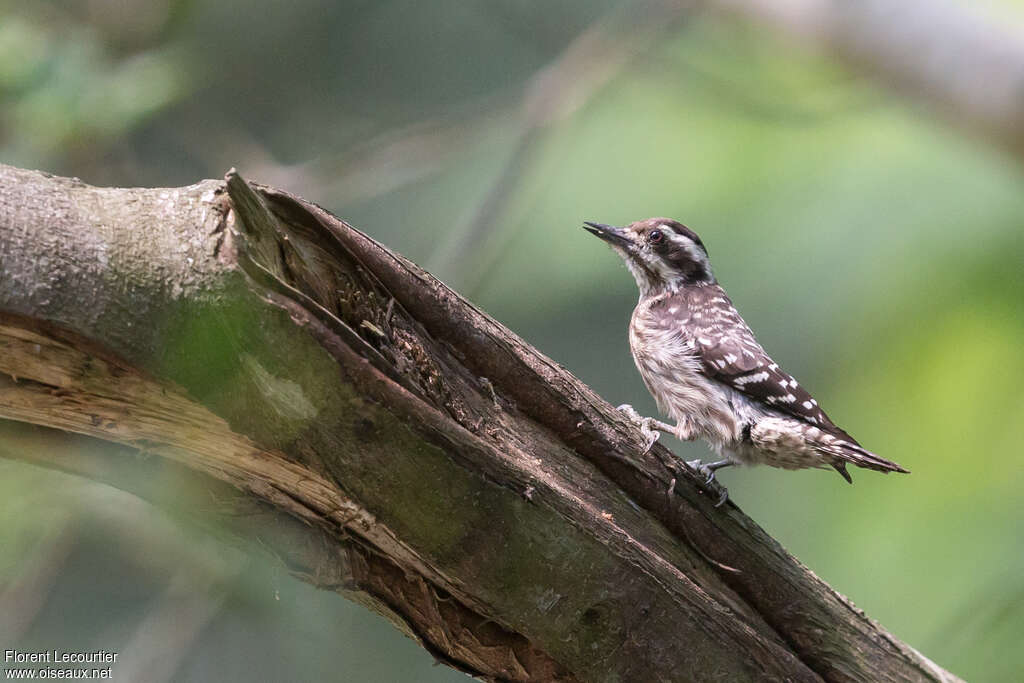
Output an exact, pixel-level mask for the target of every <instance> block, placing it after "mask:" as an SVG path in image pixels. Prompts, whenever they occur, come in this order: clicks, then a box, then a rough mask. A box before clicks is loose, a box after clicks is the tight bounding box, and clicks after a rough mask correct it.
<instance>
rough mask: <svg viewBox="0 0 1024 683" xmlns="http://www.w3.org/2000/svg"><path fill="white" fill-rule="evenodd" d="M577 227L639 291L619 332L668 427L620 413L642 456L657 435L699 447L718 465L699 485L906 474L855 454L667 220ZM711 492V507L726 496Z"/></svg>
mask: <svg viewBox="0 0 1024 683" xmlns="http://www.w3.org/2000/svg"><path fill="white" fill-rule="evenodd" d="M584 226H585V227H584V229H585V230H588V231H590V232H591V233H593V234H594V235H597V236H598V237H600V238H601V239H602V240H604V241H605V242H607V243H608V244H609V245H610V246H611V247H612V249H614V250H615V251H616V252H618V254H619V256H621V257H622V259H623V260H624V261H625V262H626V266H627V267H628V268H629V271H630V272H631V273H632V274H633V277H634V278H635V279H636V284H637V286H639V288H640V301H639V303H638V304H637V306H636V308H635V309H634V310H633V317H632V318H631V319H630V322H629V346H630V350H631V351H632V353H633V360H634V361H635V362H636V366H637V368H638V369H639V370H640V375H641V377H643V380H644V384H646V385H647V389H648V391H650V392H651V394H652V395H653V396H654V399H655V401H657V404H658V409H659V410H660V411H661V412H662V413H665V414H667V415H668V416H669V417H671V418H672V419H673V420H674V421H675V423H676V424H675V426H672V425H669V424H665V423H664V422H659V421H658V420H655V419H653V418H649V417H647V418H642V417H640V416H639V415H638V414H637V413H636V411H635V410H633V408H632V407H631V406H628V405H624V406H620V407H619V408H620V409H621V410H623V411H624V412H626V413H627V414H628V415H629V416H630V417H631V418H632V419H633V420H634V421H635V422H637V424H638V425H639V426H640V428H641V429H642V430H643V432H644V434H645V435H646V436H647V437H648V439H649V440H648V446H647V447H648V448H650V447H651V446H653V445H654V442H655V441H657V439H658V436H659V432H661V431H663V432H669V433H671V434H674V435H675V436H677V437H678V438H680V439H682V440H684V441H689V440H692V439H696V438H698V437H700V438H703V439H705V440H706V441H707V442H708V443H709V444H710V445H711V448H712V450H714V451H715V453H717V454H718V456H719V457H720V458H721V459H720V460H718V461H717V462H712V463H708V464H702V463H701V462H700V461H699V460H695V461H693V462H691V463H689V464H690V465H691V466H693V467H695V468H697V469H699V470H700V471H701V472H702V473H703V474H704V476H705V477H706V480H705V481H706V483H707V484H711V483H712V482H713V481H714V478H715V472H716V470H718V469H720V468H722V467H727V466H729V465H740V464H742V465H753V464H765V465H771V466H773V467H782V468H785V469H802V468H805V467H827V466H832V467H834V468H835V469H836V470H837V471H838V472H839V474H841V475H842V476H843V478H844V479H846V481H848V482H850V483H853V480H852V479H851V477H850V474H849V472H847V471H846V465H847V463H852V464H854V465H857V466H859V467H866V468H868V469H872V470H878V471H880V472H907V471H908V470H905V469H903V468H902V467H900V466H899V465H897V464H896V463H894V462H890V461H888V460H885V459H884V458H880V457H879V456H877V455H875V454H874V453H872V452H870V451H868V450H865V449H864V448H862V447H861V445H860V444H858V443H857V441H856V440H854V438H853V437H852V436H850V435H849V434H847V433H846V432H844V431H843V430H842V429H840V428H839V427H837V426H836V425H835V424H834V423H833V422H832V420H830V419H829V417H828V416H827V415H826V414H825V412H824V411H823V410H822V409H821V407H820V406H819V405H818V402H817V401H816V400H814V398H812V397H811V395H810V394H809V393H808V392H807V390H806V389H804V388H803V387H802V386H800V384H799V383H797V381H796V380H795V379H793V378H792V377H791V376H790V375H788V374H786V373H785V372H784V371H783V370H782V369H781V368H779V366H778V364H777V363H775V362H774V361H773V360H772V359H771V358H770V357H769V356H768V354H767V353H765V351H764V349H762V348H761V345H760V344H758V343H757V340H756V339H755V338H754V334H753V332H751V331H750V328H749V327H748V326H747V324H746V322H744V320H743V318H742V317H740V314H739V313H738V312H737V311H736V309H735V308H734V307H733V305H732V301H730V300H729V297H728V296H727V295H726V293H725V290H723V289H722V288H721V287H720V286H719V285H718V282H717V280H715V276H714V275H713V274H712V272H711V263H710V261H709V260H708V252H707V249H705V248H704V244H703V242H701V240H700V237H698V236H697V234H696V233H694V232H693V231H692V230H690V229H689V228H687V227H686V226H684V225H682V224H681V223H679V222H677V221H674V220H671V219H668V218H649V219H647V220H645V221H637V222H636V223H632V224H630V225H629V226H627V227H625V228H617V227H613V226H610V225H603V224H601V223H590V222H585V223H584ZM721 491H722V497H721V499H720V500H719V501H718V504H719V505H720V504H721V503H723V502H725V500H726V497H727V495H728V494H727V492H726V491H725V489H721Z"/></svg>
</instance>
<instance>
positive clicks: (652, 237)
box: [647, 230, 665, 244]
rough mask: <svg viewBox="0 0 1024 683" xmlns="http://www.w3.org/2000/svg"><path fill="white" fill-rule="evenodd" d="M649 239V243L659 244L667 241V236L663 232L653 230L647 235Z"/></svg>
mask: <svg viewBox="0 0 1024 683" xmlns="http://www.w3.org/2000/svg"><path fill="white" fill-rule="evenodd" d="M647 239H648V241H650V243H651V244H657V243H658V242H660V241H662V240H663V239H665V235H664V234H663V233H662V232H661V230H651V231H650V232H649V233H647Z"/></svg>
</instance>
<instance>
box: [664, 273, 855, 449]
mask: <svg viewBox="0 0 1024 683" xmlns="http://www.w3.org/2000/svg"><path fill="white" fill-rule="evenodd" d="M701 290H703V291H699V292H697V293H696V296H695V295H694V293H692V292H691V293H690V294H688V295H686V296H687V301H686V302H685V304H686V305H685V306H678V307H676V310H677V311H678V312H679V313H682V314H683V316H682V318H681V319H678V321H677V322H676V324H679V325H680V326H681V328H682V332H683V334H684V335H686V336H687V337H689V340H690V342H691V343H690V347H691V348H692V349H693V352H694V353H695V354H696V356H697V357H698V358H699V360H700V363H701V366H702V368H703V370H704V373H705V374H706V375H707V376H708V377H710V378H712V379H714V380H716V381H718V382H721V383H722V384H725V385H726V386H729V387H732V388H733V389H735V390H736V391H739V392H740V393H742V394H744V395H745V396H747V397H749V398H751V399H753V400H755V401H758V402H759V403H762V404H763V405H765V406H766V407H769V408H772V409H774V410H778V411H779V412H782V413H786V414H788V415H792V416H793V417H796V418H799V419H801V420H803V421H805V422H808V423H810V424H813V425H815V426H817V427H820V428H821V429H822V430H824V431H826V432H830V433H832V434H834V435H835V436H838V437H840V438H842V439H844V440H847V441H849V442H850V443H851V444H854V445H856V444H857V442H856V441H855V440H854V439H853V437H851V436H850V435H849V434H847V433H846V432H844V431H843V430H841V429H840V428H839V427H837V426H836V425H835V423H833V422H832V420H830V419H829V417H828V415H826V414H825V412H824V411H823V410H822V409H821V408H820V407H819V406H818V402H817V401H816V400H815V399H814V397H812V396H811V394H810V393H809V392H808V391H807V390H806V389H804V388H803V387H802V386H801V385H800V383H799V382H797V381H796V380H795V379H793V377H792V376H791V375H789V374H788V373H786V372H785V371H784V370H782V368H780V367H779V365H778V363H776V362H775V361H773V360H772V359H771V357H770V356H769V355H768V354H767V353H766V352H765V350H764V349H763V348H761V345H760V344H758V343H757V339H755V338H754V333H753V332H751V330H750V327H749V326H747V323H746V322H744V320H743V318H742V317H740V314H739V313H738V312H737V311H736V309H735V308H734V307H733V305H732V302H731V301H730V300H729V297H728V296H726V294H725V292H724V291H723V290H722V289H721V288H720V287H718V286H717V285H713V286H709V287H703V288H701ZM666 303H667V304H668V309H667V310H671V309H672V308H673V306H672V303H671V301H667V302H666Z"/></svg>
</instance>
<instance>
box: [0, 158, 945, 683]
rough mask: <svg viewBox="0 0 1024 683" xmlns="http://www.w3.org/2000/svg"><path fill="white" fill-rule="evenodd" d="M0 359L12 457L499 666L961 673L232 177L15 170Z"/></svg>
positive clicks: (321, 217) (937, 677)
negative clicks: (234, 546)
mask: <svg viewBox="0 0 1024 683" xmlns="http://www.w3.org/2000/svg"><path fill="white" fill-rule="evenodd" d="M0 374H2V378H0V417H3V418H6V419H7V420H11V421H14V422H8V423H5V424H4V426H3V429H2V431H0V455H2V456H4V457H16V458H23V459H27V460H30V461H33V462H37V463H39V464H41V465H45V466H49V467H56V468H60V469H63V470H66V471H70V472H75V473H78V474H81V475H82V476H86V477H89V478H92V479H97V480H100V481H105V482H108V483H110V484H112V485H114V486H118V487H121V488H123V489H125V490H128V491H132V492H134V493H136V494H138V495H140V496H142V497H145V498H147V499H150V500H152V501H154V503H156V504H158V505H176V506H178V507H181V506H182V505H184V507H185V508H187V509H188V510H190V511H191V513H192V514H193V515H195V516H198V517H200V518H203V519H205V520H207V521H212V522H215V523H217V524H218V525H225V526H226V527H227V528H228V529H230V530H231V531H232V533H233V534H234V535H235V536H236V537H237V538H240V539H243V540H245V541H247V542H252V543H257V544H259V545H261V546H262V547H266V548H269V549H271V550H272V552H273V553H274V554H276V555H277V557H278V558H279V559H280V560H281V561H282V562H284V563H285V564H286V565H287V566H288V567H289V568H290V569H291V570H292V571H293V572H295V573H296V575H298V576H300V577H301V578H302V579H303V580H306V581H309V582H310V583H313V584H315V585H317V586H320V587H323V588H327V589H330V590H335V591H337V592H339V593H342V594H344V595H346V596H347V597H350V598H353V599H356V600H359V601H360V602H362V603H364V604H367V605H369V606H370V607H372V608H373V609H375V610H377V611H379V612H381V613H383V614H385V615H387V616H388V617H389V618H390V619H391V620H392V621H393V622H394V623H395V624H396V626H398V627H400V628H402V629H403V630H404V631H405V632H406V633H408V634H409V635H410V636H412V637H414V638H416V639H417V640H418V641H419V642H420V643H421V644H422V645H423V646H424V647H425V648H427V649H428V650H429V651H430V652H431V653H433V655H434V656H435V657H437V658H438V659H439V660H440V661H443V662H445V663H447V664H450V665H452V666H455V667H457V668H460V669H462V670H464V671H467V672H469V673H472V674H473V675H476V676H479V677H482V678H485V679H500V680H563V681H572V680H580V681H584V680H586V681H599V680H621V681H656V680H657V681H660V680H692V681H701V680H712V679H715V680H730V681H743V680H794V681H816V680H822V679H824V680H835V681H953V680H957V679H956V677H955V676H953V675H951V674H949V673H947V672H945V671H943V670H942V669H941V668H939V667H938V666H936V665H935V664H933V663H932V662H931V661H929V660H928V659H926V658H925V657H923V656H922V655H920V654H919V653H917V652H916V651H915V650H913V649H912V648H910V647H909V646H907V645H905V644H903V643H901V642H900V641H898V640H897V639H896V638H894V637H893V636H891V635H890V634H888V633H887V632H885V631H884V630H883V629H882V628H881V627H880V626H879V625H877V624H876V623H874V622H873V621H871V620H870V619H869V618H868V617H866V616H865V615H864V614H863V613H862V612H860V611H859V610H857V609H856V608H855V607H854V606H853V605H852V604H850V603H849V602H848V601H847V600H846V599H845V598H844V597H842V596H841V595H839V594H838V593H836V592H835V591H833V590H832V589H831V588H829V587H828V586H827V585H826V584H825V583H824V582H822V581H821V580H819V579H818V578H817V577H815V576H814V575H813V574H812V573H811V572H809V571H808V570H807V569H806V568H804V567H803V566H801V565H800V564H799V563H798V562H797V561H796V560H795V559H793V558H792V557H791V556H789V555H788V554H787V553H786V552H785V550H783V549H782V548H781V547H780V546H779V545H778V544H777V543H776V542H774V541H773V540H772V539H771V538H770V537H769V536H768V535H767V534H765V533H764V531H763V530H761V529H760V528H759V527H758V526H757V525H756V524H755V523H754V522H753V521H751V520H750V519H749V518H747V517H745V516H744V515H743V514H742V512H741V511H740V510H739V509H738V508H737V507H736V506H735V505H732V504H731V503H730V504H727V505H726V506H724V507H722V508H719V509H716V508H714V507H713V503H714V501H713V499H711V498H710V497H709V496H707V495H705V494H704V493H703V492H702V491H701V489H700V488H699V487H698V479H697V477H696V475H695V474H694V473H692V472H691V471H689V470H688V469H687V468H686V467H685V466H684V465H682V464H681V463H679V462H678V461H676V460H675V459H674V458H673V456H672V455H671V454H670V452H669V451H667V450H666V449H664V448H663V447H661V446H656V447H655V448H654V449H652V450H651V452H649V453H646V454H645V453H643V452H642V446H641V442H642V437H641V435H640V434H639V433H638V431H637V430H636V428H635V427H634V426H633V425H632V424H631V423H630V422H629V421H628V420H625V419H624V418H623V417H622V416H621V415H620V414H619V413H617V412H616V411H615V410H614V409H612V408H611V407H610V406H609V405H608V404H607V403H606V402H604V401H603V400H602V399H600V397H598V396H597V395H595V394H594V393H593V392H592V391H591V390H590V389H589V388H587V387H586V386H584V385H583V384H581V383H580V382H579V380H577V379H576V378H575V377H573V376H572V375H571V374H570V373H568V372H567V371H566V370H565V369H563V368H561V367H560V366H558V365H557V364H555V363H554V362H552V361H551V360H549V359H547V358H545V357H544V356H542V355H541V354H540V353H538V352H537V351H536V350H534V349H532V348H531V347H530V346H529V345H527V344H526V343H525V342H523V341H522V340H521V339H519V338H518V337H516V336H515V335H514V334H512V333H511V332H509V331H508V330H507V329H505V328H504V327H502V326H501V325H500V324H498V323H497V322H495V321H494V320H492V319H491V318H489V317H487V316H486V315H484V314H483V313H481V312H480V311H478V310H477V309H476V308H474V307H473V306H472V305H471V304H469V303H468V302H466V301H465V300H463V299H462V298H460V297H459V296H458V295H457V294H456V293H455V292H452V291H451V290H449V289H448V288H446V287H445V286H444V285H443V284H442V283H441V282H439V281H437V280H436V279H434V278H433V277H431V276H430V275H429V274H427V273H425V272H423V271H421V270H420V269H418V268H417V267H416V266H415V265H413V264H412V263H410V262H408V261H406V260H404V259H403V258H401V257H400V256H397V255H395V254H393V253H392V252H390V251H388V250H387V249H386V248H384V247H383V246H381V245H380V244H377V243H376V242H374V241H373V240H372V239H370V238H369V237H367V236H366V235H364V234H363V233H361V232H359V231H357V230H355V229H354V228H352V227H351V226H349V225H348V224H347V223H345V222H344V221H341V220H339V219H338V218H335V217H334V216H332V215H330V214H329V213H327V212H326V211H324V210H322V209H320V208H319V207H316V206H314V205H311V204H309V203H307V202H304V201H302V200H301V199H298V198H296V197H293V196H291V195H289V194H287V193H284V192H281V191H278V190H274V189H271V188H266V187H259V186H253V185H249V184H248V183H246V182H245V181H244V180H243V179H242V178H241V177H240V176H238V174H236V173H234V172H231V173H229V174H228V175H227V177H226V180H224V181H218V180H207V181H203V182H200V183H197V184H195V185H192V186H189V187H184V188H178V189H109V188H95V187H90V186H87V185H85V184H83V183H81V182H80V181H78V180H72V179H65V178H56V177H52V176H48V175H45V174H42V173H38V172H33V171H24V170H19V169H14V168H10V167H0ZM26 423H27V424H26ZM29 425H32V426H29ZM44 428H45V429H44ZM95 439H102V440H105V441H109V442H114V443H115V444H117V445H116V446H111V445H105V446H103V447H99V445H98V444H97V442H96V441H95ZM139 454H144V455H146V456H149V457H145V458H140V457H138V455H139ZM154 482H160V485H156V484H155V483H154ZM168 482H170V483H171V484H173V486H172V489H171V490H172V491H173V493H172V494H168V492H167V486H166V485H167V483H168Z"/></svg>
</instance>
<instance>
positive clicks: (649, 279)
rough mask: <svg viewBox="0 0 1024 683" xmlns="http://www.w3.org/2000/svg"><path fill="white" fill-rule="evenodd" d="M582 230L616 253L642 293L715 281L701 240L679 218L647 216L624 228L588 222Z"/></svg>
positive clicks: (645, 294) (649, 293)
mask: <svg viewBox="0 0 1024 683" xmlns="http://www.w3.org/2000/svg"><path fill="white" fill-rule="evenodd" d="M584 229H585V230H588V231H589V232H591V233H593V234H594V235H597V236H598V237H600V238H601V239H603V240H604V241H605V242H607V243H608V244H609V245H611V247H612V248H613V249H614V250H615V251H617V252H618V253H619V256H621V257H622V260H623V261H625V262H626V266H627V267H628V268H629V271H630V272H631V273H633V277H634V278H636V284H637V286H638V287H640V295H641V296H649V295H651V294H657V293H659V292H663V291H670V290H675V289H679V288H680V287H683V286H685V285H702V284H713V283H714V282H715V276H714V274H712V272H711V262H710V261H708V251H707V249H705V248H704V243H703V242H701V241H700V237H698V236H697V233H695V232H694V231H693V230H690V229H689V228H688V227H686V226H685V225H683V224H682V223H680V222H679V221H674V220H672V219H671V218H648V219H647V220H645V221H637V222H636V223H630V224H629V225H627V226H626V227H624V228H616V227H614V226H611V225H603V224H601V223H591V222H589V221H587V222H584Z"/></svg>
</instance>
